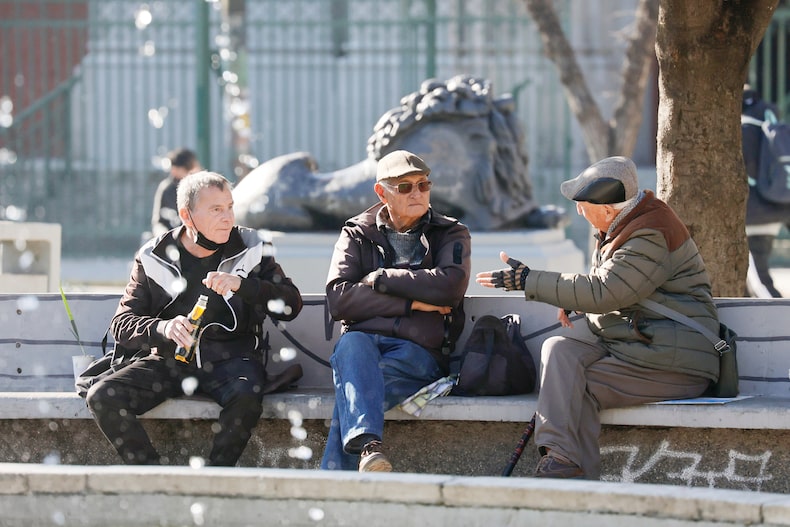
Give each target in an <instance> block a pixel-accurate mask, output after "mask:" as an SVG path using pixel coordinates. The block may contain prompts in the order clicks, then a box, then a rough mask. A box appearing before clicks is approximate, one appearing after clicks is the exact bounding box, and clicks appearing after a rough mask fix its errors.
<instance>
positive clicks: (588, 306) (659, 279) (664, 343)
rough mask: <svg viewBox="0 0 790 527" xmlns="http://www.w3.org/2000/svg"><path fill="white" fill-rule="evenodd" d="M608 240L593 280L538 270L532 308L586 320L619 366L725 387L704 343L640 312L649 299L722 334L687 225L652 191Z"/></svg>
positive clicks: (599, 249) (528, 292) (528, 287)
mask: <svg viewBox="0 0 790 527" xmlns="http://www.w3.org/2000/svg"><path fill="white" fill-rule="evenodd" d="M603 234H604V233H599V234H598V235H597V236H596V237H597V238H598V240H599V241H598V243H597V246H596V250H595V253H594V254H593V258H592V268H591V270H590V273H589V274H564V273H555V272H548V271H536V270H532V271H530V273H529V275H528V276H527V280H526V283H525V296H526V298H527V300H537V301H540V302H545V303H547V304H552V305H555V306H560V307H562V308H565V309H571V310H574V311H580V312H583V313H586V317H587V324H588V326H589V327H590V330H591V331H592V332H593V333H594V334H595V335H597V336H598V337H600V339H601V342H602V344H603V345H604V346H605V347H606V348H607V349H608V350H609V352H610V353H611V354H612V355H614V356H615V357H617V358H619V359H622V360H625V361H628V362H631V363H633V364H639V365H641V366H646V367H650V368H656V369H659V370H669V371H677V372H683V373H688V374H691V375H699V376H702V377H707V378H709V379H711V380H716V379H718V376H719V357H718V354H717V352H716V351H715V350H714V349H713V346H712V344H711V343H710V342H709V341H708V340H707V339H706V338H705V337H704V336H702V335H701V334H700V333H698V332H697V331H695V330H693V329H691V328H689V327H687V326H685V325H683V324H680V323H679V322H675V321H674V320H669V319H667V318H664V317H663V316H661V315H659V314H657V313H654V312H652V311H650V310H648V309H646V308H644V307H642V306H641V305H639V304H638V302H639V301H640V300H642V299H644V298H649V299H651V300H654V301H656V302H658V303H659V304H663V305H665V306H666V307H669V308H671V309H674V310H676V311H679V312H680V313H682V314H684V315H686V316H688V317H691V318H692V319H694V320H696V321H697V322H699V323H700V324H702V325H703V326H705V327H707V328H708V329H710V330H711V331H713V332H714V333H718V331H719V322H718V314H717V311H716V306H715V305H714V303H713V298H712V296H711V288H710V279H709V278H708V274H707V272H706V271H705V264H704V263H703V261H702V257H701V256H700V254H699V251H698V249H697V246H696V244H695V243H694V240H692V239H691V236H690V234H689V232H688V230H687V229H686V227H685V225H683V222H682V221H681V220H680V218H678V217H677V215H676V214H675V213H674V212H673V211H672V209H671V208H670V207H669V206H667V205H666V204H665V203H664V202H663V201H661V200H659V199H658V198H656V197H655V195H654V194H653V192H652V191H649V190H647V191H645V196H644V197H643V198H642V200H641V201H640V202H639V204H638V205H637V206H636V208H634V210H632V211H631V212H630V213H628V215H627V216H626V217H625V218H624V219H623V220H622V221H621V222H620V224H619V225H618V226H617V228H616V229H615V231H614V232H613V233H611V235H610V236H609V237H608V238H607V239H606V240H604V241H603V242H601V241H600V240H601V239H602V238H603Z"/></svg>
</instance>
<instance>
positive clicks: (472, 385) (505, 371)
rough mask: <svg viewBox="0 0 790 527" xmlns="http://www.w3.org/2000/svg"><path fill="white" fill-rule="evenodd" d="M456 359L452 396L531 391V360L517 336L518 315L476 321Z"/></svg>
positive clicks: (532, 388)
mask: <svg viewBox="0 0 790 527" xmlns="http://www.w3.org/2000/svg"><path fill="white" fill-rule="evenodd" d="M457 359H458V360H459V361H460V368H459V370H458V381H457V382H456V385H455V386H454V387H453V390H452V394H453V395H466V396H470V395H516V394H522V393H530V392H532V391H533V390H534V389H535V382H536V378H537V372H536V368H535V361H534V360H533V359H532V354H531V353H530V352H529V350H528V349H527V345H526V343H525V342H524V338H523V337H522V336H521V317H519V315H515V314H511V315H505V316H504V317H502V318H497V317H495V316H493V315H484V316H482V317H480V318H478V319H477V322H475V325H474V327H473V328H472V332H471V333H470V334H469V338H468V339H467V341H466V344H465V345H464V347H463V349H462V350H461V352H460V355H459V356H458V357H457Z"/></svg>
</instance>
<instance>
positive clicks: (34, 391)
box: [0, 293, 790, 429]
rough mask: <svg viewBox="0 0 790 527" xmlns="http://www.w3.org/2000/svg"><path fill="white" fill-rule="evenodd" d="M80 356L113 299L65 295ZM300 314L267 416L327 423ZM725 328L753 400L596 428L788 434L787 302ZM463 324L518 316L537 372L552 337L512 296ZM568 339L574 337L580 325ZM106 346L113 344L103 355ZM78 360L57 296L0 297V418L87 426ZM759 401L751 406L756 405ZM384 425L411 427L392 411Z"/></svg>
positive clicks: (325, 391)
mask: <svg viewBox="0 0 790 527" xmlns="http://www.w3.org/2000/svg"><path fill="white" fill-rule="evenodd" d="M67 297H68V301H69V305H70V307H71V310H72V313H73V316H74V319H75V322H76V325H77V329H78V331H79V334H80V336H81V339H82V347H83V349H84V350H85V352H86V353H88V354H91V355H94V356H100V355H101V353H102V350H101V340H102V337H103V336H104V332H105V330H106V329H107V327H108V325H109V322H110V319H111V317H112V315H113V313H114V312H115V308H116V307H117V305H118V300H119V298H120V297H119V295H112V294H95V293H79V294H68V295H67ZM304 302H305V307H304V310H303V311H302V313H301V314H300V315H299V317H298V318H297V319H296V320H294V321H292V322H291V323H288V324H280V325H279V326H275V325H273V324H271V323H267V328H266V330H267V331H269V334H270V339H271V344H272V349H273V352H274V357H273V358H274V360H275V362H272V366H271V367H272V370H274V371H276V370H277V369H278V368H279V367H281V364H278V363H277V362H276V359H277V355H278V353H277V352H278V351H279V350H281V349H282V348H291V349H295V350H296V359H295V360H297V361H299V362H300V363H301V364H302V367H303V369H304V377H303V378H302V379H300V381H299V383H298V388H297V389H296V390H291V391H288V392H285V393H280V394H273V395H270V396H267V397H266V402H265V410H264V416H265V417H279V418H281V417H285V416H286V414H287V412H288V411H291V410H294V409H295V410H298V411H300V412H301V413H302V415H303V416H304V418H306V419H327V418H329V417H330V416H331V412H332V405H333V397H332V393H331V388H332V377H331V369H330V368H329V366H328V360H329V356H330V354H331V352H332V348H333V346H334V343H335V341H336V339H337V337H338V334H339V324H337V323H335V322H333V321H332V320H331V318H330V317H329V313H328V310H327V307H326V304H325V298H324V296H323V295H305V296H304ZM717 304H718V306H719V310H720V313H721V318H722V320H723V321H724V322H725V323H727V324H728V325H729V326H730V327H732V328H733V329H734V330H735V331H736V332H737V333H738V362H739V368H740V377H741V383H740V384H741V393H742V395H746V396H752V398H751V399H745V400H739V401H733V402H729V403H727V404H717V405H691V404H684V405H644V406H639V407H633V408H624V409H617V410H609V411H606V412H604V416H603V422H604V423H606V424H617V425H643V426H666V425H667V423H668V422H671V423H672V425H673V426H687V427H713V428H718V427H729V426H731V425H730V424H729V423H731V422H732V421H731V420H730V419H731V418H732V419H735V420H736V421H737V422H739V426H740V427H741V428H775V429H790V412H786V411H785V410H784V408H785V407H786V406H787V405H788V403H790V377H789V376H788V372H790V346H789V345H788V342H790V329H789V328H787V325H786V321H787V320H790V301H788V300H757V299H718V301H717ZM465 310H466V313H467V317H468V323H467V324H466V328H465V331H464V333H463V335H462V336H461V342H460V343H459V346H462V345H463V342H464V341H465V339H466V337H467V335H468V333H469V331H470V330H471V327H472V325H473V323H474V320H476V318H477V317H478V316H480V315H484V314H495V315H498V316H501V315H504V314H506V313H519V314H520V315H521V317H522V331H523V333H524V337H525V339H526V341H527V346H528V347H529V349H530V351H531V352H532V353H533V355H534V359H535V361H536V363H537V362H538V361H539V358H540V357H539V353H540V348H541V344H542V342H543V341H544V340H545V339H546V338H547V337H549V336H551V335H555V334H558V333H561V332H562V333H565V334H567V333H568V331H569V330H561V328H560V327H559V325H558V324H557V322H556V320H555V317H556V309H555V308H554V307H552V306H548V305H546V304H540V303H534V302H525V301H524V300H523V299H521V298H520V297H519V296H518V295H517V294H512V295H492V296H471V297H467V299H466V302H465ZM575 326H576V327H575V328H574V329H573V330H570V331H572V332H574V333H578V334H579V335H582V334H584V333H585V332H586V331H587V330H586V327H584V324H583V322H581V321H580V323H577V324H575ZM111 346H112V341H111V340H110V342H109V344H108V348H109V347H111ZM80 353H81V350H80V345H79V343H78V342H77V339H76V338H75V337H74V335H73V334H72V330H71V325H70V322H69V320H68V317H67V315H66V311H65V308H64V306H63V303H62V300H61V297H60V295H58V294H37V295H8V294H6V295H0V419H36V418H72V419H84V418H90V414H89V413H88V411H87V409H86V408H85V405H84V403H83V401H82V399H81V398H79V397H78V396H77V395H76V393H74V389H73V381H74V378H73V372H72V367H71V356H72V355H78V354H80ZM754 399H757V400H754ZM535 400H536V395H535V394H530V395H523V396H507V397H443V398H439V399H436V400H434V401H433V402H431V403H430V404H429V405H428V406H427V408H426V409H425V410H424V411H423V413H422V414H421V416H420V417H419V418H420V419H432V420H461V421H466V420H477V421H525V420H527V419H528V418H529V416H531V414H532V412H533V411H534V404H535ZM217 414H218V407H217V406H216V405H214V404H213V403H211V402H208V401H200V400H187V399H184V400H174V401H171V402H168V403H166V404H163V405H161V406H160V407H159V408H156V409H154V410H152V411H151V412H149V414H146V416H145V417H150V418H156V419H213V418H215V417H216V416H217ZM387 417H388V418H389V419H413V418H412V417H411V416H409V415H407V414H404V413H403V412H400V411H397V410H393V411H391V412H389V413H388V415H387Z"/></svg>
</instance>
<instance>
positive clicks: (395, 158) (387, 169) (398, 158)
mask: <svg viewBox="0 0 790 527" xmlns="http://www.w3.org/2000/svg"><path fill="white" fill-rule="evenodd" d="M430 173H431V169H430V168H428V165H426V164H425V161H423V160H422V159H421V158H420V157H419V156H417V155H415V154H412V153H411V152H408V151H406V150H395V151H393V152H390V153H389V154H387V155H386V156H384V157H382V158H381V159H379V163H378V166H377V167H376V181H381V180H382V179H389V178H394V177H401V176H408V175H411V174H425V175H426V176H427V175H428V174H430Z"/></svg>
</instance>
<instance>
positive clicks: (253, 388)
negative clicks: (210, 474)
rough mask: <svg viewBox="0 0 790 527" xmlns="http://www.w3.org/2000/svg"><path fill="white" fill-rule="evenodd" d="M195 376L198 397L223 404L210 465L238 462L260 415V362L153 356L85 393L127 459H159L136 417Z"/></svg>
mask: <svg viewBox="0 0 790 527" xmlns="http://www.w3.org/2000/svg"><path fill="white" fill-rule="evenodd" d="M190 378H194V379H195V381H197V383H196V384H197V386H196V387H195V391H194V394H195V395H198V394H200V395H207V396H208V397H210V398H211V399H213V400H214V401H215V402H217V404H219V405H220V406H221V407H222V410H221V412H220V415H219V420H218V423H217V425H218V426H214V427H212V430H214V444H213V446H212V448H211V453H210V454H209V458H208V464H209V465H215V466H233V465H235V464H236V462H237V461H238V459H239V457H240V456H241V453H242V452H243V451H244V448H245V447H246V446H247V442H248V441H249V439H250V436H251V434H252V430H253V429H254V428H255V426H256V425H257V424H258V419H259V418H260V416H261V411H262V404H261V403H262V401H263V385H264V370H263V365H262V364H261V362H260V361H258V360H256V359H254V358H248V357H234V358H231V359H227V360H223V361H220V362H214V363H204V365H203V369H200V368H197V367H195V366H194V365H186V364H182V363H179V362H177V361H176V360H175V359H174V358H172V357H167V358H165V357H162V356H159V355H150V356H148V357H146V358H144V359H141V360H139V361H137V362H134V363H132V364H130V365H129V366H127V367H125V368H124V369H122V370H120V371H118V372H116V373H114V374H112V375H110V376H109V377H107V378H105V379H103V380H102V381H100V382H98V383H97V384H95V385H94V386H93V387H91V389H90V391H89V392H88V395H87V397H86V400H87V403H88V407H89V408H90V411H91V413H92V414H93V417H94V419H95V420H96V423H97V424H98V426H99V429H101V431H102V433H103V434H104V435H105V437H107V439H108V440H109V441H110V443H111V444H112V446H113V447H115V449H116V450H117V451H118V454H120V456H121V459H123V461H124V463H126V464H129V465H152V464H159V463H160V456H159V453H158V452H157V451H156V449H155V448H154V447H153V445H152V444H151V440H150V439H149V437H148V434H147V433H146V431H145V429H144V428H143V426H142V424H141V423H140V421H139V419H138V418H137V417H138V416H139V415H142V414H144V413H145V412H147V411H149V410H151V409H152V408H155V407H156V406H158V405H159V404H161V403H163V402H164V401H166V400H167V399H172V398H174V397H180V396H182V395H184V387H187V389H188V387H189V385H190V384H194V381H192V380H191V379H190ZM185 379H186V382H184V381H185Z"/></svg>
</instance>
